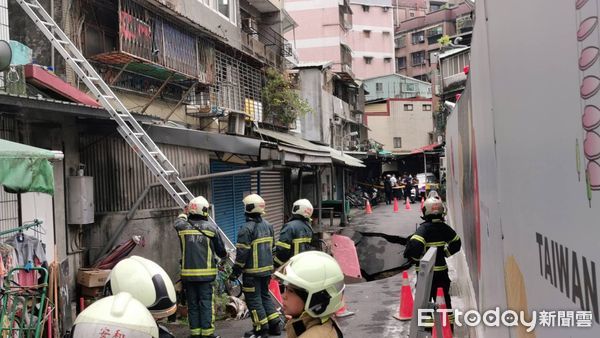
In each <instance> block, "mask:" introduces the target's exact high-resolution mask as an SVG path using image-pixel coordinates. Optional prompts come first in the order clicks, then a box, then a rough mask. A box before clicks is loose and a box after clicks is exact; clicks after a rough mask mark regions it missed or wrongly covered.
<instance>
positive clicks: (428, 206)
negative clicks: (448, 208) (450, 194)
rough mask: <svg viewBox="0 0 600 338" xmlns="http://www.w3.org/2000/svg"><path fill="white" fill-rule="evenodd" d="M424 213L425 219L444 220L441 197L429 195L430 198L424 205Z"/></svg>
mask: <svg viewBox="0 0 600 338" xmlns="http://www.w3.org/2000/svg"><path fill="white" fill-rule="evenodd" d="M436 195H437V194H436ZM422 211H423V216H424V217H425V218H427V217H429V218H442V217H443V216H444V212H445V208H444V203H443V202H442V199H441V198H440V197H439V196H432V195H431V194H429V197H428V198H427V199H426V200H425V202H424V203H423V210H422Z"/></svg>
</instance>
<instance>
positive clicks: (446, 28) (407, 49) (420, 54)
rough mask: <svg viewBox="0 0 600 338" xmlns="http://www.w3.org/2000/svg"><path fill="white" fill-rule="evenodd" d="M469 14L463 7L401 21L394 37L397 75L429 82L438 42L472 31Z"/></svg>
mask: <svg viewBox="0 0 600 338" xmlns="http://www.w3.org/2000/svg"><path fill="white" fill-rule="evenodd" d="M471 13H472V8H471V7H469V6H468V5H467V4H464V3H463V4H460V5H457V6H452V5H449V6H444V7H442V8H441V9H439V10H436V11H433V12H429V13H427V14H426V15H425V16H421V17H414V18H409V19H407V20H405V21H402V22H401V23H400V26H399V27H398V28H397V29H396V34H395V49H396V71H397V73H398V74H401V75H406V76H410V77H414V78H416V79H419V80H422V81H426V82H431V72H432V70H434V69H435V67H436V66H435V63H436V62H437V60H436V58H435V57H434V55H436V54H439V53H440V48H441V47H442V46H441V45H440V43H438V39H440V38H441V37H442V36H444V35H447V36H450V37H452V36H456V35H457V33H461V32H467V31H469V30H470V29H472V20H470V16H471Z"/></svg>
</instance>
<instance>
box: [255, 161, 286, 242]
mask: <svg viewBox="0 0 600 338" xmlns="http://www.w3.org/2000/svg"><path fill="white" fill-rule="evenodd" d="M252 191H253V192H256V193H258V194H259V195H260V196H261V197H262V198H263V199H264V200H265V204H266V206H267V209H266V215H265V217H264V218H265V219H266V220H267V221H268V222H269V223H271V225H273V229H274V230H275V238H276V239H277V238H279V232H280V231H281V227H282V226H283V223H284V210H285V206H284V203H285V195H284V189H283V173H282V172H280V171H261V172H259V173H256V174H253V175H252Z"/></svg>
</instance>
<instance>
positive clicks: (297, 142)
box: [256, 128, 331, 165]
mask: <svg viewBox="0 0 600 338" xmlns="http://www.w3.org/2000/svg"><path fill="white" fill-rule="evenodd" d="M256 131H257V132H258V133H259V134H261V135H263V136H266V137H269V138H271V139H273V140H275V141H277V145H276V148H277V149H276V150H277V152H278V153H279V158H278V159H279V160H280V161H282V162H283V163H298V164H316V165H322V164H331V153H330V151H329V149H330V148H328V147H324V146H320V145H317V144H314V143H311V142H309V141H307V140H305V139H303V138H301V137H300V136H295V135H292V134H288V133H281V132H277V131H273V130H268V129H263V128H257V129H256ZM272 155H273V154H271V155H270V156H268V157H269V158H271V159H273V157H274V156H272ZM264 157H265V154H261V159H263V158H264Z"/></svg>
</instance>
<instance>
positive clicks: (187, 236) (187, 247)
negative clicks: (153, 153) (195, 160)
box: [175, 196, 227, 338]
mask: <svg viewBox="0 0 600 338" xmlns="http://www.w3.org/2000/svg"><path fill="white" fill-rule="evenodd" d="M208 208H209V203H208V201H207V200H206V198H204V197H202V196H199V197H196V198H194V199H193V200H191V201H190V203H189V205H188V207H187V215H186V214H185V213H184V214H181V215H179V217H178V218H177V220H176V221H175V229H176V230H177V234H178V235H179V239H180V242H181V252H182V258H181V280H182V281H183V287H184V289H185V293H186V296H187V303H188V318H189V324H190V333H191V336H192V337H195V338H196V337H197V338H200V337H212V338H215V337H218V336H215V326H214V319H215V317H214V312H213V287H212V281H214V280H215V276H216V275H217V257H216V256H219V257H220V258H225V257H226V256H227V250H226V249H225V245H224V244H223V240H222V239H221V237H220V236H219V233H218V230H217V228H216V225H214V224H212V223H210V222H209V221H208Z"/></svg>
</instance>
